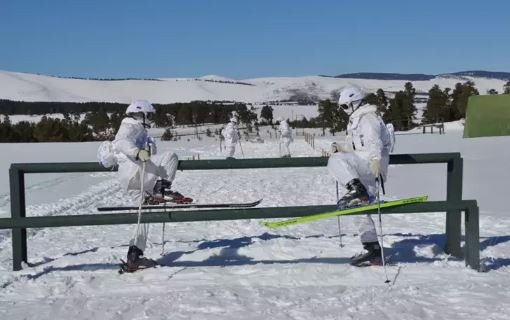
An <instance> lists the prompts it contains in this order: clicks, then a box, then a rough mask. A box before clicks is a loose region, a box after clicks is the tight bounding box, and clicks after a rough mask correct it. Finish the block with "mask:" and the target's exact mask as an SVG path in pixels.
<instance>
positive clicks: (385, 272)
mask: <svg viewBox="0 0 510 320" xmlns="http://www.w3.org/2000/svg"><path fill="white" fill-rule="evenodd" d="M375 183H376V184H377V213H378V215H379V233H380V234H381V259H382V264H383V268H384V275H385V276H386V281H384V283H390V280H389V279H388V273H387V271H386V261H385V260H384V241H383V238H384V235H383V229H382V218H381V198H380V193H379V188H380V182H379V178H378V177H377V178H375Z"/></svg>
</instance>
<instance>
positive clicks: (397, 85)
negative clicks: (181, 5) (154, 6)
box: [0, 71, 505, 103]
mask: <svg viewBox="0 0 510 320" xmlns="http://www.w3.org/2000/svg"><path fill="white" fill-rule="evenodd" d="M467 80H472V81H474V82H475V85H476V87H477V88H478V90H479V91H480V94H485V93H486V92H487V90H489V89H495V90H497V91H499V92H502V90H503V85H504V84H505V81H503V80H497V79H488V78H479V77H476V78H473V77H462V78H460V77H451V76H450V77H436V78H434V79H431V80H427V81H412V83H413V86H414V87H415V88H416V90H417V92H421V93H426V92H428V90H429V89H430V88H431V87H432V86H433V85H435V84H437V85H439V86H440V87H441V88H446V87H449V88H452V89H453V88H454V87H455V84H456V83H457V82H465V81H467ZM406 82H407V81H403V80H369V79H340V78H329V77H320V76H303V77H271V78H255V79H247V80H234V79H227V78H223V77H220V76H205V77H202V78H161V79H154V80H117V81H105V80H102V81H101V80H83V79H66V78H56V77H49V76H43V75H35V74H28V73H19V72H9V71H0V99H9V100H21V101H62V102H86V101H104V102H119V103H130V102H131V101H132V100H134V99H148V100H150V101H151V102H153V103H172V102H189V101H192V100H230V101H232V100H235V101H241V102H250V103H263V102H267V101H277V100H285V99H289V98H292V97H293V96H294V97H295V96H299V95H301V96H303V95H309V96H316V97H319V98H321V99H327V98H330V97H331V92H332V91H334V90H339V89H340V88H342V87H344V86H346V85H349V84H357V85H359V86H361V87H363V88H365V89H366V90H368V91H372V92H375V91H376V90H377V89H379V88H382V89H383V90H385V91H389V92H396V91H399V90H403V88H404V84H405V83H406Z"/></svg>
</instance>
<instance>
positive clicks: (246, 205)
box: [97, 199, 262, 211]
mask: <svg viewBox="0 0 510 320" xmlns="http://www.w3.org/2000/svg"><path fill="white" fill-rule="evenodd" d="M261 202H262V199H259V200H257V201H253V202H241V203H184V204H174V203H173V202H171V203H172V204H168V203H163V204H158V205H146V206H142V210H144V211H150V210H168V209H214V208H252V207H255V206H257V205H259V204H260V203H261ZM97 210H98V211H133V210H138V207H101V208H97Z"/></svg>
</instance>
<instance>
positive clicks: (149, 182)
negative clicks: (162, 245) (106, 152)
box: [113, 117, 179, 251]
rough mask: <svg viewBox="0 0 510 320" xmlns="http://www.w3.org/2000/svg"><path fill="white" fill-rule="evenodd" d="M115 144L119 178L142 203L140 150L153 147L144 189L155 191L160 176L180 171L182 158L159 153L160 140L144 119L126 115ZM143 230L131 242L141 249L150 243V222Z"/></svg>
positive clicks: (123, 187)
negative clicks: (146, 126)
mask: <svg viewBox="0 0 510 320" xmlns="http://www.w3.org/2000/svg"><path fill="white" fill-rule="evenodd" d="M113 146H114V149H115V153H116V156H117V160H118V164H119V174H118V177H119V181H120V184H121V187H122V189H123V190H125V191H127V192H128V193H129V194H130V195H131V196H132V197H133V200H134V201H135V202H136V203H137V204H138V203H139V202H140V201H141V199H142V198H143V195H142V193H141V192H140V187H141V181H140V174H141V172H142V162H141V161H140V160H137V159H136V155H137V154H138V151H139V150H140V149H148V148H149V147H150V151H151V154H152V155H151V157H150V159H149V160H148V161H147V162H146V165H145V175H144V177H143V190H144V192H146V193H149V194H151V195H152V194H153V192H154V185H155V184H156V181H157V180H158V179H159V178H162V179H166V180H169V181H173V180H174V178H175V173H176V171H177V165H178V163H179V160H178V158H177V155H176V154H175V153H172V152H164V153H162V154H161V155H155V154H156V143H155V141H154V139H153V138H152V137H151V136H150V135H149V133H148V132H147V129H146V128H145V127H144V126H143V124H142V123H141V121H139V120H136V119H134V118H131V117H127V118H124V119H123V120H122V123H121V125H120V128H119V131H118V132H117V135H116V136H115V140H114V141H113ZM141 229H142V230H143V231H142V232H141V233H140V234H139V235H137V236H136V240H135V239H133V240H131V245H132V244H134V245H136V246H137V247H138V248H139V249H140V250H142V251H143V250H145V246H146V242H147V233H148V225H145V226H144V227H143V228H141Z"/></svg>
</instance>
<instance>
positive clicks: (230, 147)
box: [227, 143, 236, 158]
mask: <svg viewBox="0 0 510 320" xmlns="http://www.w3.org/2000/svg"><path fill="white" fill-rule="evenodd" d="M235 152H236V145H235V144H233V143H228V144H227V158H233V157H234V154H235Z"/></svg>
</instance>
